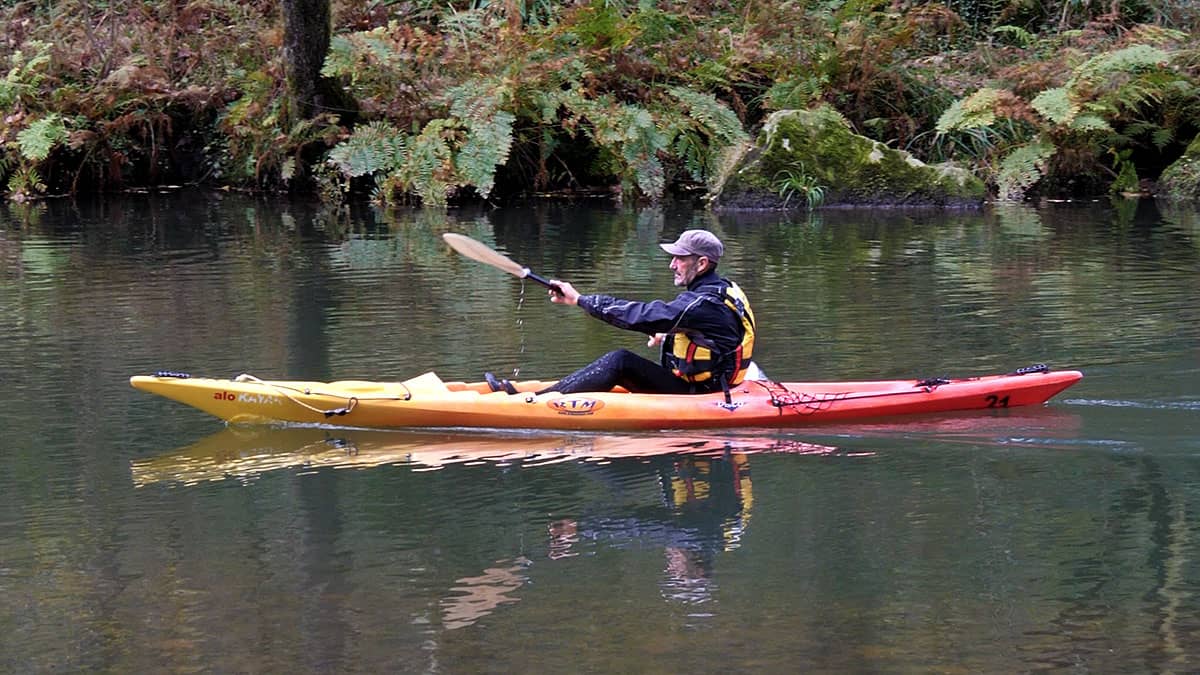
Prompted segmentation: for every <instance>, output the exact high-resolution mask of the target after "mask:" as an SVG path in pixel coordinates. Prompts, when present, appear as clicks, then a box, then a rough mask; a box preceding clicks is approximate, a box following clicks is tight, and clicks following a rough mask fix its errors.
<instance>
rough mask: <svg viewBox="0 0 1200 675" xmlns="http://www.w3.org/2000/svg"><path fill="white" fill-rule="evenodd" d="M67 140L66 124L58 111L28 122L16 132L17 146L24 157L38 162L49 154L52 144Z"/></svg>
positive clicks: (52, 147)
mask: <svg viewBox="0 0 1200 675" xmlns="http://www.w3.org/2000/svg"><path fill="white" fill-rule="evenodd" d="M65 140H67V125H66V124H65V123H64V122H63V119H62V117H61V116H60V115H59V114H58V113H54V114H51V115H46V116H45V117H43V118H41V119H39V120H37V121H36V122H34V123H33V124H30V125H29V126H28V127H26V128H25V129H22V130H21V132H20V133H18V134H17V147H18V148H19V149H20V151H21V156H22V157H24V158H25V159H28V160H31V161H34V162H40V161H42V160H44V159H46V158H47V157H49V156H50V151H51V150H53V149H54V146H56V145H58V144H59V143H62V142H63V141H65Z"/></svg>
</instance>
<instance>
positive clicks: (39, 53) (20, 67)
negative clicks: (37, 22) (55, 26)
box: [0, 40, 50, 109]
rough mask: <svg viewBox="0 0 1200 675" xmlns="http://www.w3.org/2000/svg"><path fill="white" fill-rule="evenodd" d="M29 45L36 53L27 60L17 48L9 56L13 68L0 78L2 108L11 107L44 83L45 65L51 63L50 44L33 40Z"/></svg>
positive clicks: (0, 106)
mask: <svg viewBox="0 0 1200 675" xmlns="http://www.w3.org/2000/svg"><path fill="white" fill-rule="evenodd" d="M29 46H30V47H32V48H33V49H34V50H35V52H36V53H35V54H34V55H33V56H32V57H31V58H30V59H29V60H28V61H26V60H25V53H24V51H22V50H17V51H15V52H13V53H12V55H11V56H9V63H11V64H12V68H11V69H10V70H9V71H8V74H7V75H6V76H5V77H4V79H2V80H0V109H8V108H11V107H12V106H13V105H15V104H16V102H17V101H18V100H19V99H20V98H21V96H22V95H28V94H32V93H33V92H35V91H36V90H37V87H38V86H39V85H40V84H41V83H42V80H43V79H44V75H43V74H42V68H43V66H46V65H47V64H49V63H50V45H49V44H47V43H45V42H41V41H39V40H33V41H31V42H30V43H29Z"/></svg>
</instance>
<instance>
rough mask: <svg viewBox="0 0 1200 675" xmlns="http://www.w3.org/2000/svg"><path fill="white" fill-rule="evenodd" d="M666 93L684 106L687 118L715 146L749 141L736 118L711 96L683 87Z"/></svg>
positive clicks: (726, 107)
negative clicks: (692, 121)
mask: <svg viewBox="0 0 1200 675" xmlns="http://www.w3.org/2000/svg"><path fill="white" fill-rule="evenodd" d="M667 93H669V94H670V95H671V96H674V97H675V98H676V99H678V100H679V102H680V103H682V104H683V105H684V108H685V109H686V111H687V114H688V116H689V117H691V118H692V119H693V120H695V121H696V122H697V123H699V124H700V126H701V127H702V128H703V129H704V131H705V133H707V134H708V136H709V138H711V139H713V140H714V141H715V142H716V144H717V145H721V146H728V145H733V144H735V143H741V142H745V141H747V140H749V138H750V137H749V135H748V134H747V133H746V130H745V129H744V128H743V127H742V121H741V120H740V119H738V116H737V115H736V114H734V112H733V111H732V110H730V109H729V106H726V105H725V104H724V103H722V102H720V101H718V100H717V97H715V96H713V95H712V94H708V93H704V92H698V91H692V90H690V89H685V88H683V87H671V88H669V89H667Z"/></svg>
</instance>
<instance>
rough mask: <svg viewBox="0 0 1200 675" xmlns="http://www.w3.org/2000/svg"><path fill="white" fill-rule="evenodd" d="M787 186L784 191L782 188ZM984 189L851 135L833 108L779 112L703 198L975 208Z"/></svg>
mask: <svg viewBox="0 0 1200 675" xmlns="http://www.w3.org/2000/svg"><path fill="white" fill-rule="evenodd" d="M789 186H790V188H791V189H790V190H789V189H788V187H789ZM986 195H987V190H986V188H985V186H984V184H983V182H982V181H980V180H979V179H978V178H976V177H975V176H973V175H971V174H970V173H968V172H967V171H965V170H963V169H959V168H956V167H952V166H949V165H938V166H933V165H928V164H924V163H922V162H920V161H918V160H917V159H916V158H914V157H913V156H912V155H910V154H909V153H907V152H902V151H900V150H895V149H893V148H889V147H887V146H886V145H884V144H883V143H880V142H878V141H873V140H871V139H869V138H866V137H865V136H859V135H858V134H855V133H853V132H852V131H851V130H850V127H849V125H848V124H847V123H846V120H845V118H843V117H842V116H841V115H840V114H839V113H838V112H837V111H836V110H833V109H832V108H829V107H822V108H818V109H816V110H783V111H780V112H777V113H774V114H772V115H771V116H770V117H768V118H767V120H766V122H765V123H764V124H763V128H762V131H761V132H759V134H758V138H757V139H756V140H755V143H754V145H753V146H749V147H747V148H744V149H743V150H742V151H741V152H740V153H739V154H738V155H737V156H735V157H734V158H733V159H732V160H731V161H730V163H729V165H728V168H727V169H726V171H724V172H723V173H722V175H721V176H720V177H719V178H718V180H717V182H716V184H715V185H714V187H713V190H712V191H711V192H710V202H711V204H712V206H713V208H717V209H777V208H790V207H804V206H805V205H806V203H808V202H809V198H810V197H815V199H813V200H812V201H813V203H814V205H815V204H816V203H818V202H819V203H820V205H822V206H937V207H978V206H980V205H981V204H982V203H983V200H984V198H985V197H986Z"/></svg>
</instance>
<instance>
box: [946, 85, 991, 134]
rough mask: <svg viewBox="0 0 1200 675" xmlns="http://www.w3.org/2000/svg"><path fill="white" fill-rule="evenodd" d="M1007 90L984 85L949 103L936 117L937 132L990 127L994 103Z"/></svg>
mask: <svg viewBox="0 0 1200 675" xmlns="http://www.w3.org/2000/svg"><path fill="white" fill-rule="evenodd" d="M1004 94H1007V92H1005V91H1003V90H1000V89H993V88H991V87H984V88H983V89H980V90H978V91H976V92H975V93H973V94H971V95H970V96H968V97H966V98H962V99H959V100H957V101H955V102H954V103H952V104H950V107H949V108H947V109H946V111H945V112H943V113H942V115H941V117H940V118H938V122H937V130H938V133H942V134H944V133H949V132H951V131H964V130H967V129H978V128H981V127H990V126H992V125H993V124H995V122H996V103H997V102H998V101H1000V99H1001V97H1002V95H1004Z"/></svg>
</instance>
